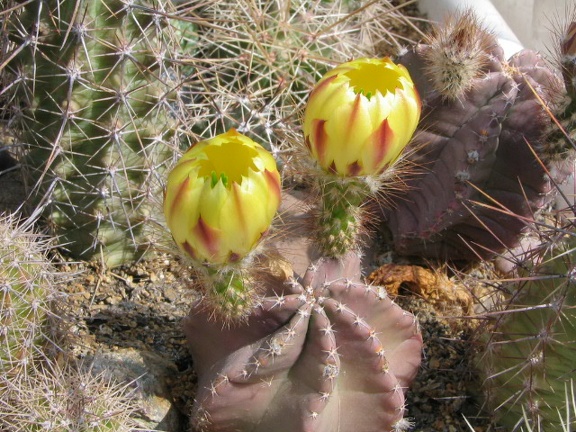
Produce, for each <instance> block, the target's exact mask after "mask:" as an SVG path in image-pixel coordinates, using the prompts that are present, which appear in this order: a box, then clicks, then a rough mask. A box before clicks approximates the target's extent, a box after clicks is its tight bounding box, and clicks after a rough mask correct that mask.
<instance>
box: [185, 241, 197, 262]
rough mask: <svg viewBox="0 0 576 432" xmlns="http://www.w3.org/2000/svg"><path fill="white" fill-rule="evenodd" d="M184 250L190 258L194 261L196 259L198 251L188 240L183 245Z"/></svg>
mask: <svg viewBox="0 0 576 432" xmlns="http://www.w3.org/2000/svg"><path fill="white" fill-rule="evenodd" d="M182 249H184V251H185V252H186V253H187V254H188V255H190V257H191V258H192V259H196V251H195V250H194V248H193V247H192V246H191V245H190V243H188V241H187V240H184V243H182Z"/></svg>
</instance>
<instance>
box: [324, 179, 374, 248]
mask: <svg viewBox="0 0 576 432" xmlns="http://www.w3.org/2000/svg"><path fill="white" fill-rule="evenodd" d="M318 187H319V189H320V195H321V199H320V201H321V203H320V205H319V209H318V215H317V226H318V229H317V241H318V245H319V247H320V249H321V251H322V253H323V254H324V255H325V256H329V257H334V258H337V257H340V256H342V255H344V254H345V253H346V252H347V251H350V250H357V249H359V246H360V245H359V238H360V235H361V234H362V230H363V226H362V213H363V210H362V205H363V203H364V201H365V200H366V198H367V197H368V196H369V195H370V193H371V188H370V187H369V185H368V183H367V182H365V181H362V178H361V177H352V178H344V177H336V176H334V177H332V176H330V177H327V178H321V179H319V182H318Z"/></svg>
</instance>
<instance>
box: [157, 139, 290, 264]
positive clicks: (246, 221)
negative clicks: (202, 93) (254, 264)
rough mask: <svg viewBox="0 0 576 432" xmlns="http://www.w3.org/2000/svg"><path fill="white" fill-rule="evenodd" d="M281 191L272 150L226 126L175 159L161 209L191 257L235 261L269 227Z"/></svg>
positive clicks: (174, 234) (252, 246)
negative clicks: (226, 129)
mask: <svg viewBox="0 0 576 432" xmlns="http://www.w3.org/2000/svg"><path fill="white" fill-rule="evenodd" d="M280 190H281V186H280V174H279V173H278V169H277V168H276V162H275V160H274V158H273V157H272V155H271V154H270V153H269V152H267V151H266V150H265V149H264V148H263V147H262V146H260V145H259V144H257V143H255V142H254V141H252V140H251V139H250V138H248V137H246V136H244V135H242V134H240V133H238V132H237V131H236V130H234V129H231V130H229V131H228V132H226V133H223V134H220V135H218V136H216V137H214V138H212V139H209V140H206V141H201V142H199V143H197V144H196V145H194V146H192V147H191V148H190V149H189V150H188V151H187V152H186V153H185V154H184V155H183V156H182V158H181V159H180V160H179V161H178V163H177V164H176V166H175V167H174V169H173V170H172V172H171V173H170V174H169V176H168V181H167V185H166V192H165V197H164V214H165V216H166V221H167V224H168V228H169V229H170V231H171V232H172V236H173V237H174V240H175V241H176V243H177V244H178V246H179V247H180V248H181V249H182V250H183V251H184V252H186V253H187V254H188V255H190V256H191V257H192V258H193V259H195V260H197V261H199V262H208V263H212V264H230V263H235V262H238V261H239V260H241V259H242V258H244V257H245V256H247V255H248V254H249V253H250V251H252V250H253V248H254V247H255V246H256V245H257V243H258V241H259V240H260V238H261V237H262V235H263V234H264V233H265V232H266V231H267V230H268V228H269V227H270V224H271V223H272V219H273V218H274V215H275V214H276V211H277V210H278V206H279V205H280Z"/></svg>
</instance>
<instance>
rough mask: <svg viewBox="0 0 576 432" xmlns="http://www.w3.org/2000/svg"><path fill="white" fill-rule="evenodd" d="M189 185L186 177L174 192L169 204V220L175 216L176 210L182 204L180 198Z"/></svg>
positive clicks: (188, 179)
mask: <svg viewBox="0 0 576 432" xmlns="http://www.w3.org/2000/svg"><path fill="white" fill-rule="evenodd" d="M189 183H190V177H186V179H184V181H183V182H182V183H180V187H178V190H177V191H176V194H175V195H174V198H172V203H170V215H169V217H170V219H172V218H173V217H174V216H177V212H176V208H177V207H178V206H179V205H180V204H182V196H183V195H184V194H186V190H187V189H188V184H189Z"/></svg>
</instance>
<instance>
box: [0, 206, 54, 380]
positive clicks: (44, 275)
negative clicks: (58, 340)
mask: <svg viewBox="0 0 576 432" xmlns="http://www.w3.org/2000/svg"><path fill="white" fill-rule="evenodd" d="M31 226H32V219H28V220H25V221H19V220H18V218H17V217H16V216H15V215H13V214H8V215H3V216H1V217H0V243H1V244H2V249H1V251H0V375H4V376H8V377H14V376H15V375H17V374H19V373H25V371H26V370H27V369H28V368H29V367H30V365H31V363H32V361H33V359H34V358H35V357H37V356H38V355H40V353H41V351H42V349H43V348H46V346H47V345H48V344H51V343H54V342H55V340H54V335H53V334H51V332H50V330H49V326H48V324H49V320H50V317H51V316H52V315H53V314H52V307H51V302H52V301H54V300H55V299H56V298H57V297H58V296H59V293H58V291H57V289H56V283H55V281H56V277H57V275H58V274H59V272H57V271H56V269H55V267H54V265H53V264H52V263H51V262H50V261H49V259H48V257H47V254H48V252H49V251H50V249H51V248H52V246H51V245H50V241H49V239H47V238H43V237H42V236H40V235H39V234H36V233H35V232H33V231H32V229H31Z"/></svg>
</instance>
